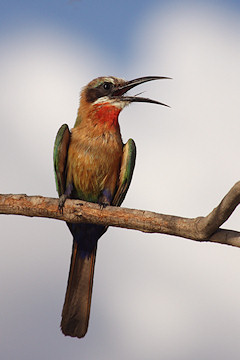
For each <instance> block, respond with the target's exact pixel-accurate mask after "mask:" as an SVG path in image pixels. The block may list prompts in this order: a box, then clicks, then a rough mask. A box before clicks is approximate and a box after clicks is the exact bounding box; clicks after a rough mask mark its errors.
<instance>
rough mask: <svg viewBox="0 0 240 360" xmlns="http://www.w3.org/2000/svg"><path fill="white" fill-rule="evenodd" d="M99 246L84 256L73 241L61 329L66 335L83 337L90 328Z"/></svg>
mask: <svg viewBox="0 0 240 360" xmlns="http://www.w3.org/2000/svg"><path fill="white" fill-rule="evenodd" d="M96 250H97V246H96V247H95V249H94V250H93V252H92V253H91V254H90V256H86V257H83V256H82V254H81V251H80V249H79V245H78V244H77V242H76V241H74V242H73V249H72V258H71V266H70V271H69V277H68V285H67V291H66V295H65V302H64V305H63V311H62V322H61V329H62V332H63V334H64V335H69V336H73V337H78V338H81V337H83V336H84V335H85V334H86V332H87V328H88V322H89V314H90V306H91V297H92V286H93V275H94V265H95V258H96Z"/></svg>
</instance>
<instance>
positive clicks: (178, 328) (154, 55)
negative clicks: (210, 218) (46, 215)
mask: <svg viewBox="0 0 240 360" xmlns="http://www.w3.org/2000/svg"><path fill="white" fill-rule="evenodd" d="M239 17H240V3H239V1H228V2H226V1H181V2H179V1H157V0H148V1H140V0H138V1H137V0H128V1H124V0H123V1H121V2H119V1H110V0H103V1H96V0H95V1H93V0H89V1H86V0H81V1H67V0H58V1H56V0H53V1H47V0H41V1H40V0H36V1H24V0H23V1H17V0H8V1H5V0H2V1H1V3H0V54H1V56H0V79H1V81H0V118H1V131H0V152H1V157H0V167H1V176H0V191H1V193H26V194H28V195H43V196H51V197H55V196H56V190H55V183H54V175H53V163H52V151H53V144H54V139H55V136H56V133H57V130H58V128H59V127H60V126H61V125H62V124H63V123H68V125H69V126H70V127H72V126H73V124H74V121H75V118H76V113H77V107H78V102H79V92H80V90H81V87H82V86H84V85H86V84H87V83H88V82H89V81H90V80H92V79H93V78H94V77H97V76H101V75H114V76H118V77H123V78H125V79H133V78H135V77H140V76H146V75H162V76H169V77H172V78H173V80H162V81H156V82H152V83H148V84H144V85H142V86H141V88H140V87H139V91H144V95H145V96H147V97H151V98H153V99H156V100H159V101H162V102H164V103H167V104H169V105H170V106H171V108H170V109H169V108H164V107H160V106H156V105H153V104H132V105H131V106H129V107H128V108H126V109H124V110H123V112H122V113H121V115H120V126H121V130H122V136H123V140H124V142H126V141H127V139H128V138H130V137H132V138H134V140H135V142H136V145H137V163H136V168H135V172H134V176H133V180H132V184H131V187H130V189H129V192H128V194H127V197H126V200H125V201H124V206H125V207H131V208H138V209H147V210H152V211H157V212H160V213H165V214H174V215H179V216H186V217H195V216H200V215H206V214H208V213H209V212H210V211H211V210H212V209H213V208H214V207H215V206H216V205H217V204H218V203H219V202H220V200H221V199H222V197H223V196H224V195H225V194H226V192H227V191H228V190H229V189H230V188H231V187H232V186H233V184H234V183H235V182H236V181H238V180H240V171H239V154H240V150H239V133H240V107H239V84H240V67H239V64H240V21H239ZM0 225H1V240H0V287H1V296H0V357H1V359H9V360H12V359H20V360H22V359H24V360H30V359H31V360H32V359H34V360H40V359H41V360H42V359H57V360H63V359H71V360H72V359H73V360H74V359H81V360H85V359H86V360H93V359H99V360H102V359H104V360H105V359H116V360H118V359H119V360H120V359H132V360H134V359H143V360H145V359H153V360H155V359H156V360H157V359H158V360H159V359H164V360H175V359H176V360H177V359H178V360H192V359H197V360H199V359H204V360H210V359H211V360H212V359H213V358H216V359H218V360H225V359H231V360H235V359H236V360H237V359H239V354H240V332H239V329H240V307H239V304H240V281H239V280H240V250H239V249H237V248H233V247H227V246H223V245H218V244H206V243H197V242H194V241H190V240H186V239H181V238H176V237H170V236H166V235H157V234H144V233H140V232H137V231H132V230H124V229H115V228H110V229H109V230H108V232H107V233H106V234H105V235H104V236H103V237H102V238H101V240H100V241H99V246H98V254H97V260H96V267H95V277H94V289H93V298H92V308H91V316H90V324H89V330H88V333H87V335H86V337H85V338H84V339H82V340H79V339H72V338H70V337H64V336H63V335H62V334H61V331H60V328H59V324H60V317H61V310H62V305H63V301H64V295H65V290H66V282H67V276H68V270H69V262H70V254H71V246H72V239H71V235H70V233H69V231H68V229H67V226H66V225H65V224H64V223H61V222H59V221H55V220H48V219H38V218H33V219H30V218H24V217H20V216H5V215H2V216H1V217H0ZM224 227H225V228H231V229H235V230H240V224H239V210H236V211H235V213H234V214H233V216H232V217H231V219H230V220H229V221H228V222H227V223H226V224H224Z"/></svg>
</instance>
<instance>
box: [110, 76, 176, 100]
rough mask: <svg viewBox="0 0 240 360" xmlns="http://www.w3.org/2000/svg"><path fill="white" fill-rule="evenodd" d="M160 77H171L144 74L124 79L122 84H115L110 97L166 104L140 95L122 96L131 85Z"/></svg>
mask: <svg viewBox="0 0 240 360" xmlns="http://www.w3.org/2000/svg"><path fill="white" fill-rule="evenodd" d="M160 79H171V78H169V77H165V76H144V77H141V78H137V79H134V80H130V81H126V82H125V83H124V84H121V85H119V86H116V88H115V89H114V90H113V93H112V97H113V98H119V100H121V101H126V102H148V103H152V104H158V105H164V106H168V105H166V104H163V103H161V102H159V101H156V100H152V99H149V98H145V97H141V96H124V94H125V93H126V92H127V91H128V90H130V89H132V88H133V87H135V86H137V85H140V84H143V83H145V82H147V81H152V80H160Z"/></svg>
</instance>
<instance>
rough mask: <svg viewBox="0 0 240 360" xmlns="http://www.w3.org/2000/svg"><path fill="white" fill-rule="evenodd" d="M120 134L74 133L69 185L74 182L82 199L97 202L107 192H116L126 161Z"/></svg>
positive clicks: (71, 146)
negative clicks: (121, 168)
mask: <svg viewBox="0 0 240 360" xmlns="http://www.w3.org/2000/svg"><path fill="white" fill-rule="evenodd" d="M122 148H123V144H122V140H121V136H120V133H119V134H118V133H117V132H113V131H104V132H102V133H101V134H90V133H87V132H82V133H81V132H80V131H79V132H78V131H76V130H75V129H73V131H72V137H71V142H70V146H69V151H68V165H67V182H70V181H72V182H73V185H74V187H75V189H76V190H77V193H78V196H79V197H81V198H83V199H86V200H90V201H97V199H98V197H99V196H100V195H101V193H102V192H103V190H104V189H107V190H108V191H110V193H111V194H113V193H114V191H115V188H116V186H117V181H118V178H119V172H120V163H121V158H122Z"/></svg>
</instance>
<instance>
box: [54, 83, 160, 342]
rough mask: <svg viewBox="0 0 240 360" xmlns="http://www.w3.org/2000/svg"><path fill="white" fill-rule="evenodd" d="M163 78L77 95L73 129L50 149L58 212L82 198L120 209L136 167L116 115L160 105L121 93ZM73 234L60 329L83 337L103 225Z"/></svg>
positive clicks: (96, 87)
mask: <svg viewBox="0 0 240 360" xmlns="http://www.w3.org/2000/svg"><path fill="white" fill-rule="evenodd" d="M157 79H167V78H166V77H161V76H146V77H141V78H138V79H135V80H131V81H124V80H122V79H119V78H116V77H113V76H109V77H99V78H97V79H94V80H92V81H91V82H90V83H89V84H88V85H87V86H86V87H84V88H83V90H82V92H81V99H80V106H79V110H78V114H77V119H76V122H75V125H74V128H73V129H72V130H71V132H70V131H69V128H68V126H67V125H66V124H64V125H62V126H61V128H60V129H59V131H58V133H57V136H56V140H55V145H54V170H55V179H56V186H57V191H58V194H59V196H60V200H59V207H60V208H61V209H63V207H64V202H65V200H66V198H71V199H81V200H85V201H90V202H94V203H98V204H100V206H106V205H114V206H120V205H121V204H122V202H123V200H124V198H125V195H126V193H127V190H128V188H129V185H130V182H131V179H132V174H133V169H134V166H135V157H136V146H135V143H134V141H133V140H132V139H129V140H128V142H127V143H126V144H125V145H124V144H123V142H122V137H121V133H120V128H119V123H118V115H119V113H120V111H121V110H122V109H123V108H124V107H125V106H126V105H128V104H130V103H132V102H148V103H153V104H160V105H165V104H163V103H160V102H158V101H155V100H151V99H148V98H144V97H139V96H126V95H125V93H126V92H127V91H128V90H130V89H132V88H133V87H134V86H136V85H140V84H142V83H145V82H147V81H151V80H157ZM67 225H68V227H69V229H70V231H71V233H72V235H73V248H72V257H71V265H70V271H69V277H68V285H67V291H66V296H65V302H64V306H63V311H62V321H61V329H62V332H63V333H64V334H65V335H69V336H73V337H78V338H81V337H83V336H84V335H85V334H86V332H87V328H88V321H89V313H90V304H91V296H92V286H93V274H94V264H95V257H96V250H97V241H98V239H99V238H100V237H101V236H102V235H103V234H104V233H105V231H106V230H107V227H106V226H101V225H95V224H88V223H79V224H73V223H67Z"/></svg>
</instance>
